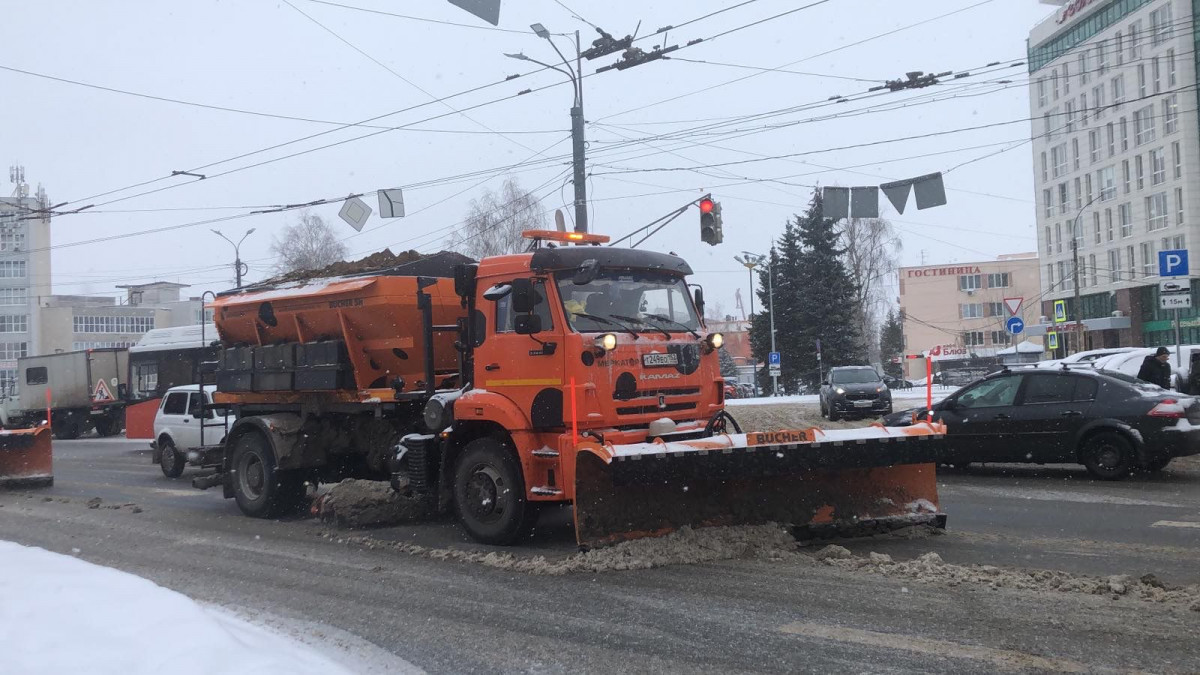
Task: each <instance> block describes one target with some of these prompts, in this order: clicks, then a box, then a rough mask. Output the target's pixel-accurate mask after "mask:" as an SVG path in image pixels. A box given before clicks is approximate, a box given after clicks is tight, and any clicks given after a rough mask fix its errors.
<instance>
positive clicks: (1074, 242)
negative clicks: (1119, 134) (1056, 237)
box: [1071, 187, 1104, 353]
mask: <svg viewBox="0 0 1200 675" xmlns="http://www.w3.org/2000/svg"><path fill="white" fill-rule="evenodd" d="M1103 195H1104V188H1103V187H1101V188H1100V194H1098V195H1096V196H1095V197H1093V198H1092V199H1090V200H1088V203H1086V204H1084V205H1083V206H1081V207H1080V208H1079V213H1076V214H1075V220H1074V221H1073V222H1072V224H1071V260H1072V263H1071V266H1072V268H1073V269H1074V273H1073V275H1072V276H1073V279H1074V284H1075V352H1076V353H1078V352H1081V351H1083V301H1082V300H1081V299H1080V296H1081V294H1080V292H1079V238H1080V237H1079V235H1080V234H1081V233H1080V231H1079V219H1080V218H1082V217H1083V212H1084V210H1085V209H1087V207H1089V206H1091V205H1092V204H1094V203H1095V202H1097V201H1098V200H1099V199H1100V197H1101V196H1103Z"/></svg>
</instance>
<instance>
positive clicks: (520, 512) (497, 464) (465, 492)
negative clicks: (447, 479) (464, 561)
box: [454, 438, 538, 546]
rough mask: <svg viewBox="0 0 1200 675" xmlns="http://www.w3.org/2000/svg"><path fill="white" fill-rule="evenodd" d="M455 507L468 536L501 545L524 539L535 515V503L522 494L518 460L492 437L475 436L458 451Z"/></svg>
mask: <svg viewBox="0 0 1200 675" xmlns="http://www.w3.org/2000/svg"><path fill="white" fill-rule="evenodd" d="M454 510H455V513H456V514H457V515H458V520H459V522H460V523H462V526H463V528H464V529H465V530H466V531H467V533H468V534H470V535H471V537H473V538H474V539H475V540H477V541H479V542H481V543H484V544H498V545H501V546H507V545H509V544H514V543H516V542H519V541H521V540H523V539H527V538H528V537H529V535H530V534H531V533H532V532H533V527H534V525H536V524H537V517H538V509H537V506H536V505H535V504H531V503H530V502H529V501H528V500H527V499H526V498H525V481H524V480H523V478H522V476H521V466H520V463H519V462H518V461H517V458H516V457H515V456H513V453H512V452H510V451H509V450H508V448H506V447H505V446H504V444H503V443H501V442H500V441H498V440H496V439H494V438H477V439H475V440H473V441H471V442H470V443H468V444H467V445H466V447H465V448H463V451H462V454H461V455H459V457H458V462H457V463H456V464H455V467H454Z"/></svg>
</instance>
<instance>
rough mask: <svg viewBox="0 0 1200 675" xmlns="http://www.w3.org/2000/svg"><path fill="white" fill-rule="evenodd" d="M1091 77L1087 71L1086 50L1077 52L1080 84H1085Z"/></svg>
mask: <svg viewBox="0 0 1200 675" xmlns="http://www.w3.org/2000/svg"><path fill="white" fill-rule="evenodd" d="M1089 79H1091V74H1090V73H1088V53H1087V50H1084V51H1082V52H1079V81H1080V83H1081V84H1087V83H1088V80H1089Z"/></svg>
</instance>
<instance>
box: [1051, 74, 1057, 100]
mask: <svg viewBox="0 0 1200 675" xmlns="http://www.w3.org/2000/svg"><path fill="white" fill-rule="evenodd" d="M1050 96H1051V98H1053V99H1054V100H1055V101H1057V100H1058V69H1057V68H1056V69H1054V70H1051V71H1050Z"/></svg>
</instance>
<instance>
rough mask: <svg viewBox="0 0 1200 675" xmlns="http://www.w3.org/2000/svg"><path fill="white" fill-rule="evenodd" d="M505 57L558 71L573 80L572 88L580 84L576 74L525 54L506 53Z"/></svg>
mask: <svg viewBox="0 0 1200 675" xmlns="http://www.w3.org/2000/svg"><path fill="white" fill-rule="evenodd" d="M551 44H554V43H551ZM504 55H505V56H507V57H508V58H510V59H516V60H518V61H529V62H531V63H536V64H538V65H539V66H541V67H543V68H549V69H550V70H557V71H558V72H560V73H562V74H563V75H566V76H567V79H569V80H571V86H573V87H576V86H578V84H577V83H576V82H575V75H574V73H570V72H568V71H565V70H563V69H562V68H559V67H558V66H552V65H550V64H549V63H543V62H542V61H538V60H537V59H531V58H529V57H528V56H525V55H524V54H508V53H505V54H504Z"/></svg>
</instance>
